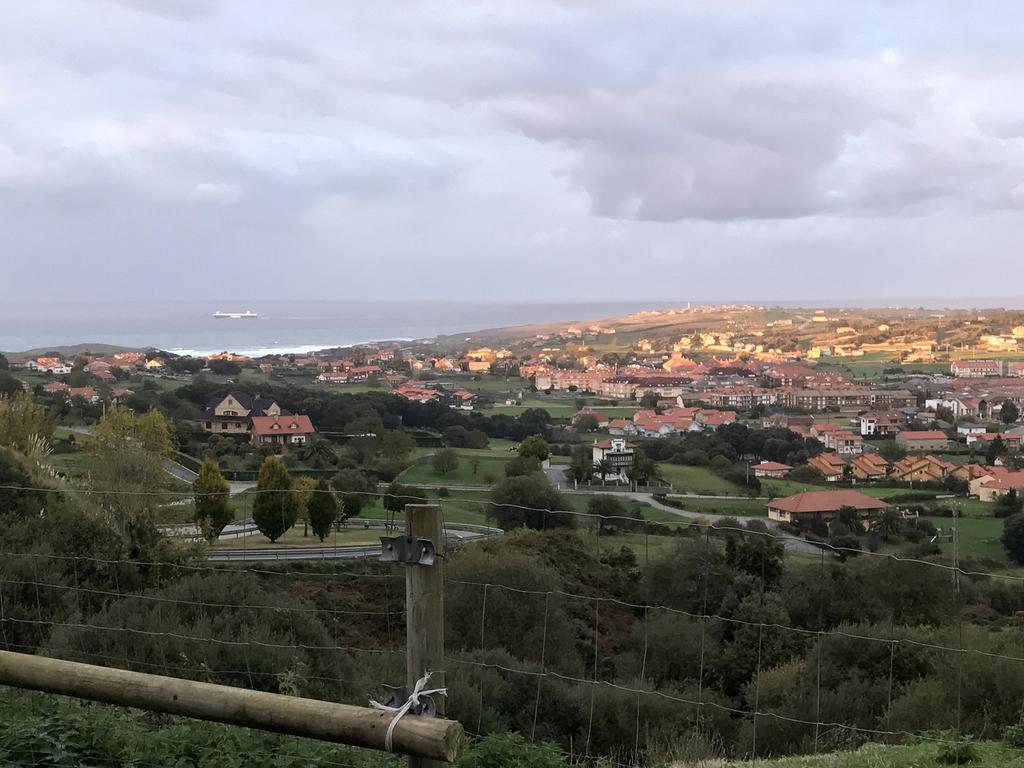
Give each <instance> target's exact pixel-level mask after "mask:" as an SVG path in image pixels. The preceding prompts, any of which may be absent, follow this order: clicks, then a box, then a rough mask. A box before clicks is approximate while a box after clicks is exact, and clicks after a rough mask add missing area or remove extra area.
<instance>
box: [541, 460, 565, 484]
mask: <svg viewBox="0 0 1024 768" xmlns="http://www.w3.org/2000/svg"><path fill="white" fill-rule="evenodd" d="M566 469H568V467H567V466H565V464H549V465H548V466H547V467H545V469H544V474H545V475H547V476H548V481H550V483H551V484H552V485H553V486H555V488H558V489H559V490H564V489H565V488H566V487H567V486H568V485H570V483H569V481H568V480H566V478H565V470H566Z"/></svg>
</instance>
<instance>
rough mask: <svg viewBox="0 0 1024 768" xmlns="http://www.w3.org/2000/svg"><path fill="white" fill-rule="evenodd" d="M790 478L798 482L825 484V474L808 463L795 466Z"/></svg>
mask: <svg viewBox="0 0 1024 768" xmlns="http://www.w3.org/2000/svg"><path fill="white" fill-rule="evenodd" d="M788 479H789V480H793V481H794V482H797V483H808V484H811V485H824V483H825V476H824V475H823V474H821V472H820V471H818V470H817V469H815V468H814V467H812V466H810V465H808V464H804V465H802V466H799V467H793V469H792V470H791V471H790V473H789V477H788Z"/></svg>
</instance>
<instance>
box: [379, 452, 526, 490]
mask: <svg viewBox="0 0 1024 768" xmlns="http://www.w3.org/2000/svg"><path fill="white" fill-rule="evenodd" d="M457 452H458V456H459V464H458V466H457V467H456V468H455V469H454V470H452V471H451V472H448V473H447V474H441V473H440V472H438V471H436V470H435V469H434V467H433V466H432V464H431V458H430V457H429V456H424V457H423V458H422V459H420V460H418V461H417V462H416V463H415V464H413V465H412V466H411V467H409V468H408V469H406V470H405V471H404V472H403V473H402V474H401V475H399V478H398V479H399V482H402V483H411V484H416V483H427V484H432V485H484V484H489V483H494V482H497V481H498V480H501V479H502V478H503V477H505V463H506V462H507V461H508V460H509V459H510V458H513V457H514V456H515V455H516V454H515V452H513V451H508V450H506V451H505V452H504V455H503V454H502V453H501V452H500V451H498V450H497V449H491V448H485V449H483V450H471V449H464V448H460V449H458V451H457Z"/></svg>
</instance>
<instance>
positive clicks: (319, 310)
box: [0, 297, 1024, 357]
mask: <svg viewBox="0 0 1024 768" xmlns="http://www.w3.org/2000/svg"><path fill="white" fill-rule="evenodd" d="M688 302H690V303H692V304H694V305H698V304H725V303H730V304H753V305H762V306H772V307H791V308H792V307H800V308H837V307H858V308H864V309H878V308H883V307H902V308H907V307H921V308H928V309H936V310H939V309H967V308H995V307H1002V308H1006V309H1020V308H1024V298H1021V297H987V298H986V297H982V298H978V297H959V298H957V297H944V298H935V299H923V298H913V297H908V298H899V299H897V298H892V297H876V298H873V299H850V300H847V301H836V300H831V301H826V302H824V303H823V302H821V301H818V302H812V301H808V300H789V301H780V300H764V301H757V300H733V301H722V300H717V301H716V300H688V299H669V300H665V299H662V300H647V301H639V300H638V301H585V302H584V301H550V300H536V301H516V302H512V301H504V302H503V301H495V302H486V303H485V302H460V301H377V302H369V301H279V300H269V301H260V300H251V301H247V300H242V301H230V302H229V301H225V302H222V303H220V304H216V303H214V302H209V301H152V302H141V301H127V302H74V301H72V302H31V303H30V302H17V301H14V302H5V303H3V304H2V305H0V351H4V352H9V353H19V352H25V351H27V350H36V349H42V348H45V347H66V346H75V345H89V344H106V345H112V346H118V347H126V348H131V349H148V348H156V349H162V350H165V351H168V352H174V353H176V354H181V355H209V354H214V353H217V352H224V351H230V352H235V353H238V354H245V355H249V356H252V357H259V356H262V355H268V354H289V353H294V354H305V353H308V352H313V351H316V350H319V349H327V348H331V347H346V346H352V345H356V344H369V343H374V342H380V341H412V340H415V339H428V338H432V337H434V336H438V335H449V334H457V333H471V332H475V331H480V330H483V329H487V328H498V327H504V326H512V325H527V324H531V323H554V322H565V323H573V322H579V321H583V320H599V319H604V318H610V317H617V316H620V315H626V314H630V313H633V312H639V311H644V310H656V309H672V308H678V307H683V306H686V305H687V303H688ZM215 311H226V312H245V311H253V312H256V313H257V314H258V315H259V317H258V318H256V319H218V318H215V317H213V313H214V312H215Z"/></svg>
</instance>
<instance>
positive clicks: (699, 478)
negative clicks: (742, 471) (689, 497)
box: [658, 464, 742, 496]
mask: <svg viewBox="0 0 1024 768" xmlns="http://www.w3.org/2000/svg"><path fill="white" fill-rule="evenodd" d="M658 467H659V468H660V469H661V476H662V477H663V478H664V479H665V480H666V482H669V483H671V484H672V490H673V492H674V493H701V494H713V495H726V496H728V495H733V494H739V493H742V490H741V489H740V488H739V487H738V486H736V485H733V484H732V483H730V482H729V481H728V480H723V479H722V478H720V477H719V476H718V475H716V474H715V473H714V472H712V471H711V470H710V469H708V468H707V467H687V466H683V465H681V464H659V465H658Z"/></svg>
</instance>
